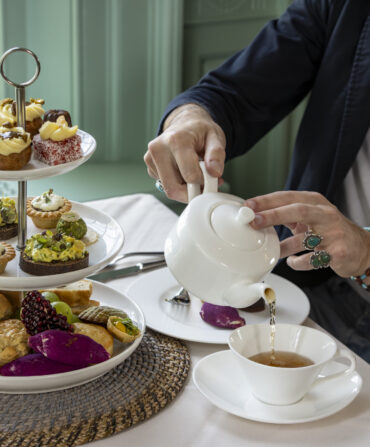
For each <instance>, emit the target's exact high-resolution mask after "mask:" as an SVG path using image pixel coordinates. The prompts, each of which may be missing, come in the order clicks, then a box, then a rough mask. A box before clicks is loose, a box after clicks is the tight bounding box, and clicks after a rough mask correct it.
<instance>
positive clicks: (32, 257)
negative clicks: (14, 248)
mask: <svg viewBox="0 0 370 447" xmlns="http://www.w3.org/2000/svg"><path fill="white" fill-rule="evenodd" d="M88 265H89V253H88V252H87V250H86V246H85V244H84V243H83V242H82V241H80V240H78V239H75V238H73V237H70V236H66V235H64V234H60V233H55V234H53V233H52V232H51V231H50V230H46V231H43V232H42V233H37V234H34V235H32V236H31V238H30V239H27V241H26V247H25V249H24V250H23V251H22V253H21V256H20V258H19V266H20V268H21V269H22V270H23V271H24V272H26V273H30V274H31V275H36V276H45V275H54V274H59V273H66V272H72V271H75V270H80V269H83V268H86V267H87V266H88Z"/></svg>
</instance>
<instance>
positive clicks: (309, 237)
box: [302, 230, 324, 250]
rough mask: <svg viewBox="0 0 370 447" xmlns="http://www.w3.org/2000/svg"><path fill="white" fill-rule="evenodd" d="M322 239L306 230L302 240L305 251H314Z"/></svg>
mask: <svg viewBox="0 0 370 447" xmlns="http://www.w3.org/2000/svg"><path fill="white" fill-rule="evenodd" d="M323 239H324V238H323V237H322V236H321V235H320V234H316V233H313V231H312V230H308V231H306V233H305V238H304V239H303V242H302V244H303V247H304V248H305V249H306V250H314V249H315V248H316V247H317V246H318V245H319V244H320V242H321V241H322V240H323Z"/></svg>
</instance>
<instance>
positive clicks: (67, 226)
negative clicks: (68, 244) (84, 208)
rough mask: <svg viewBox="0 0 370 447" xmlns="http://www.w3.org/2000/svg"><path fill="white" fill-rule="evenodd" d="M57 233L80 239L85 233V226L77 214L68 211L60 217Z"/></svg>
mask: <svg viewBox="0 0 370 447" xmlns="http://www.w3.org/2000/svg"><path fill="white" fill-rule="evenodd" d="M57 231H58V232H59V233H63V234H67V235H68V236H72V237H74V238H76V239H82V238H83V237H84V236H85V234H86V232H87V226H86V223H85V221H84V220H83V219H82V218H81V217H80V215H79V214H78V213H76V212H75V211H69V212H67V213H63V214H62V215H61V217H60V219H59V222H58V223H57Z"/></svg>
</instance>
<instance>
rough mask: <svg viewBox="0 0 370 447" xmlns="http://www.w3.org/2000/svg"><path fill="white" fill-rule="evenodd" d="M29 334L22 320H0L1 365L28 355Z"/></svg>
mask: <svg viewBox="0 0 370 447" xmlns="http://www.w3.org/2000/svg"><path fill="white" fill-rule="evenodd" d="M28 337H29V336H28V334H27V332H26V329H25V327H24V326H23V323H22V322H21V321H20V320H13V319H12V320H5V321H0V366H2V365H5V364H6V363H9V362H11V361H12V360H15V359H17V358H19V357H23V356H24V355H26V354H27V353H28V352H29V351H30V348H29V347H28V344H27V342H28Z"/></svg>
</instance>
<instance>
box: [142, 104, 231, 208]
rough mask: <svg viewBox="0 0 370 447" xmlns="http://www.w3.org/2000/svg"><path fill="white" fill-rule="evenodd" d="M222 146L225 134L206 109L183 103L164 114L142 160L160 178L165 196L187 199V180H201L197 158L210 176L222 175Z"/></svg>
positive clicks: (223, 155) (181, 200)
mask: <svg viewBox="0 0 370 447" xmlns="http://www.w3.org/2000/svg"><path fill="white" fill-rule="evenodd" d="M225 147H226V137H225V134H224V132H223V130H222V129H221V127H220V126H219V125H218V124H216V123H215V122H214V121H213V119H212V118H211V116H210V115H209V113H208V112H207V111H206V110H205V109H203V108H202V107H200V106H198V105H196V104H185V105H184V106H181V107H178V108H177V109H175V110H173V111H172V112H171V113H170V115H169V116H168V117H167V119H166V121H165V123H164V131H163V133H162V134H161V135H159V136H158V137H157V138H155V139H154V140H152V141H151V142H150V143H149V145H148V150H147V152H146V153H145V155H144V161H145V163H146V165H147V169H148V174H149V175H150V176H151V177H153V178H155V179H160V180H161V183H162V186H163V189H164V192H165V193H166V195H167V197H168V198H170V199H174V200H178V201H180V202H187V201H188V195H187V188H186V183H197V184H202V183H203V175H202V171H201V169H200V167H199V158H203V159H204V162H205V166H206V169H207V171H208V172H209V174H210V175H211V176H213V177H221V176H222V173H223V170H224V162H225V156H226V153H225ZM220 183H222V180H221V182H220Z"/></svg>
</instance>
